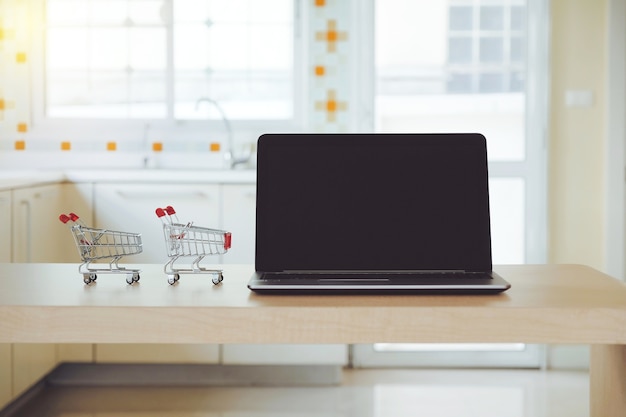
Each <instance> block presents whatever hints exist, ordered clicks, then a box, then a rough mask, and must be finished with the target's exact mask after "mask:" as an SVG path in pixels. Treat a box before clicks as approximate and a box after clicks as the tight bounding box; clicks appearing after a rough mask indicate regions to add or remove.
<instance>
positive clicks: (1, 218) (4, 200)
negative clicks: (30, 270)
mask: <svg viewBox="0 0 626 417" xmlns="http://www.w3.org/2000/svg"><path fill="white" fill-rule="evenodd" d="M11 210H12V209H11V191H0V236H1V237H2V239H3V241H4V242H5V243H3V244H2V245H0V262H11V245H8V244H6V239H7V238H9V239H10V236H11Z"/></svg>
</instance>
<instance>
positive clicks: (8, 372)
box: [0, 343, 13, 409]
mask: <svg viewBox="0 0 626 417" xmlns="http://www.w3.org/2000/svg"><path fill="white" fill-rule="evenodd" d="M11 381H13V370H12V369H11V345H10V344H8V343H2V344H0V409H2V407H4V406H5V405H7V404H8V402H9V401H11V399H12V398H13V394H12V388H11Z"/></svg>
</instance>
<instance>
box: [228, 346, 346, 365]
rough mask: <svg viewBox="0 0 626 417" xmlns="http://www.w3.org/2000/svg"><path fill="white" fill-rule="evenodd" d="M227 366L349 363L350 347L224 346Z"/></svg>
mask: <svg viewBox="0 0 626 417" xmlns="http://www.w3.org/2000/svg"><path fill="white" fill-rule="evenodd" d="M222 360H223V363H224V364H225V365H252V364H263V365H338V366H345V365H347V364H348V346H347V345H330V344H328V345H321V344H320V345H224V346H223V352H222Z"/></svg>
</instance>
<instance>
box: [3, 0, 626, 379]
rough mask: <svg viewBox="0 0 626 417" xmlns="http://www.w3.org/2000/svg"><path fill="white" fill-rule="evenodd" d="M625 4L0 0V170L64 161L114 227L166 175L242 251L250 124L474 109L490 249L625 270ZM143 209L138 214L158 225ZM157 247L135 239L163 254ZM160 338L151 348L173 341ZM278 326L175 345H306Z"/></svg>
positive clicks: (529, 362) (64, 170) (153, 198)
mask: <svg viewBox="0 0 626 417" xmlns="http://www.w3.org/2000/svg"><path fill="white" fill-rule="evenodd" d="M625 26H626V1H624V0H262V1H261V0H228V1H223V0H0V179H2V178H5V177H6V178H19V177H20V176H26V175H27V174H26V173H24V174H21V173H23V172H27V173H28V175H31V174H32V172H34V171H36V172H37V173H39V174H40V173H41V172H43V173H44V174H46V173H49V175H50V176H52V175H53V174H54V175H58V173H61V177H59V178H61V179H62V182H64V184H63V185H64V186H68V184H67V183H71V184H72V186H75V187H77V188H76V190H78V191H77V192H78V195H80V196H81V198H83V200H81V201H82V203H81V204H82V207H84V209H85V213H88V214H86V219H87V220H89V221H93V222H94V223H95V224H96V226H99V225H100V226H105V225H106V227H109V228H115V227H114V226H119V228H120V229H127V228H128V227H127V226H128V224H131V225H133V227H137V228H141V227H143V226H142V222H144V223H145V222H146V220H145V219H143V218H144V217H146V216H145V215H144V214H145V213H144V207H143V206H144V205H145V204H146V202H148V205H151V206H154V205H155V204H160V202H161V201H163V200H164V198H165V197H163V196H164V195H165V196H167V195H170V196H172V195H174V196H175V197H173V198H174V199H178V200H181V201H182V202H180V203H179V204H181V205H182V208H183V209H184V210H182V211H181V210H179V213H186V214H188V215H189V216H190V217H191V218H195V219H196V221H197V222H198V223H200V220H202V221H203V222H205V223H211V222H214V223H215V225H216V226H217V225H220V226H224V227H226V228H229V229H234V231H233V236H234V243H233V253H232V255H231V254H228V255H226V256H224V258H223V259H221V261H223V262H252V255H253V253H252V250H253V228H254V190H255V189H254V167H255V160H254V157H255V141H256V139H257V138H258V136H259V135H260V134H262V133H266V132H442V131H476V132H480V133H483V134H484V135H485V136H486V137H487V140H488V151H489V165H490V167H489V168H490V177H491V179H490V187H491V209H492V233H493V255H494V263H495V264H510V263H514V264H515V263H580V264H587V265H590V266H592V267H595V268H597V269H600V270H602V271H605V272H608V273H610V274H612V275H614V276H616V277H618V278H620V279H622V278H623V275H624V265H623V262H624V256H623V255H624V251H625V248H624V231H625V228H624V195H625V194H624V184H623V178H624V158H625V157H624V138H625V137H626V134H625V132H626V129H625V128H624V115H625V114H626V110H625V109H626V106H625V100H626V99H625V94H624V92H625V88H624V86H625V81H626V76H625V75H624V74H625V73H626V70H625V68H626V66H625V64H624V62H625V57H626V47H625V46H624V45H626V29H625ZM231 171H232V172H231ZM46 175H47V174H46ZM163 175H172V176H174V177H175V179H174V180H172V179H171V177H167V178H166V179H165V180H164V179H163V178H164V177H163ZM176 181H178V182H179V183H177V184H172V183H173V182H176ZM200 183H202V187H203V188H202V189H200V191H198V189H197V188H196V187H197V186H198V184H200ZM167 187H170V188H167ZM7 188H8V186H7ZM76 190H74V191H76ZM172 190H173V191H172ZM74 191H73V192H74ZM11 192H12V193H13V194H11V195H8V194H6V195H8V197H6V198H7V199H10V198H12V203H8V204H9V207H12V208H13V217H12V219H13V220H14V221H13V229H14V230H13V232H10V231H9V233H10V235H12V236H13V237H14V239H13V242H12V247H13V249H12V252H10V251H9V255H6V254H5V258H6V257H7V256H8V259H12V260H13V261H28V260H29V259H30V261H37V259H33V258H28V257H27V256H26V255H20V254H23V253H25V252H26V251H27V250H26V249H23V248H22V249H20V247H21V246H24V247H26V243H24V242H23V238H24V236H23V234H22V233H16V232H15V228H16V227H18V226H15V225H16V224H20V223H19V222H16V221H15V218H16V216H18V220H19V219H22V218H21V217H19V216H21V215H22V214H20V213H21V210H22V209H21V208H20V207H21V206H20V205H19V204H21V203H19V201H22V200H19V199H17V198H16V196H17V197H19V198H21V196H23V195H27V194H28V192H27V191H25V192H23V193H22V194H20V193H21V192H22V191H20V190H15V189H14V190H12V191H11ZM63 192H65V191H63ZM184 193H188V194H186V196H182V195H181V194H184ZM63 195H64V194H63ZM189 195H193V196H195V197H197V198H200V199H201V200H202V201H201V202H200V203H198V201H195V200H194V199H193V198H189ZM129 196H134V197H137V196H139V200H141V201H139V202H138V201H137V200H132V198H129ZM207 196H208V197H207ZM212 196H215V199H213V200H212V199H211V198H212ZM1 197H2V195H0V203H2V198H1ZM195 197H194V198H195ZM165 199H167V198H165ZM7 201H9V200H7ZM16 201H18V202H17V203H16ZM164 203H167V201H164ZM174 203H177V202H176V201H175V202H174ZM11 204H12V205H11ZM16 204H17V206H16ZM29 204H30V203H29ZM48 206H49V204H48ZM16 207H17V208H16ZM29 207H30V208H29V210H30V209H32V206H30V205H29ZM120 210H125V211H126V212H127V213H130V214H129V216H130V217H126V218H125V220H120V219H119V217H117V216H116V215H115V214H116V213H118V212H119V211H120ZM207 213H212V214H207ZM30 215H31V216H32V218H36V217H37V216H33V215H32V213H31V214H30ZM207 216H208V217H207ZM198 219H200V220H198ZM0 220H1V219H0ZM150 220H154V219H150ZM20 221H23V222H24V221H25V220H20ZM116 222H117V223H116ZM124 222H126V223H124ZM207 225H208V224H207ZM55 226H56V224H55ZM152 226H153V225H152V223H150V224H149V225H147V226H146V227H145V230H144V229H142V230H139V231H140V232H142V233H144V234H145V235H146V236H147V238H146V239H145V241H148V242H150V241H160V239H161V237H160V229H158V227H157V228H154V227H152ZM0 227H1V222H0ZM29 227H31V228H32V227H33V225H32V224H31V225H30V226H29ZM11 233H12V234H11ZM68 238H69V233H68ZM237 245H239V248H240V249H237ZM16 247H17V249H16ZM5 248H6V246H5ZM29 248H30V249H29V250H32V247H30V246H29ZM158 249H159V252H158V254H157V255H154V254H151V253H149V251H146V253H145V254H143V255H145V256H146V258H142V259H140V260H139V261H141V262H160V261H161V260H160V259H161V258H160V257H162V256H161V255H162V254H161V252H162V249H161V248H158ZM46 250H48V251H49V250H50V249H49V248H47V249H46ZM5 253H6V251H5ZM1 254H2V252H1V251H0V255H1ZM55 256H56V255H55ZM55 256H53V255H51V257H50V258H52V259H53V260H56V261H66V259H68V258H65V257H63V256H61V257H59V256H57V257H55ZM64 256H65V255H64ZM68 256H69V255H68ZM71 256H73V258H69V259H70V261H74V262H75V261H77V259H75V258H76V254H74V253H72V255H71ZM149 256H153V258H150V257H149ZM155 259H156V261H155ZM44 261H50V259H44ZM171 348H172V349H178V350H177V352H178V353H176V354H165V353H163V352H166V349H167V347H163V348H162V349H161V351H160V353H158V355H161V356H160V357H161V358H162V357H164V355H165V356H168V355H169V356H168V357H169V358H176V357H178V356H176V355H179V354H180V355H182V353H181V352H182V350H181V349H183V348H182V347H180V346H173V347H171ZM273 348H274V349H276V350H274V351H272V350H266V352H267V353H258V351H257V353H254V354H251V353H250V352H251V350H250V349H249V347H239V346H230V347H228V349H224V348H223V347H194V348H193V349H196V350H195V351H194V350H193V349H192V348H191V347H187V349H188V350H187V352H188V353H189V352H191V353H190V355H191V356H193V355H197V356H198V357H202V358H204V359H202V360H203V361H205V360H206V357H208V356H210V357H211V358H214V359H211V360H215V361H221V362H228V361H229V360H232V361H234V362H237V361H239V362H237V363H241V361H243V362H246V361H247V360H249V361H251V362H253V363H259V362H262V363H270V362H272V361H274V360H276V359H277V358H278V359H280V360H284V361H285V362H289V361H290V358H295V359H294V360H293V361H294V363H300V362H301V361H303V360H304V359H303V358H306V359H307V360H310V359H311V357H312V356H311V349H309V348H307V347H304V348H303V349H304V350H302V352H301V353H300V354H297V353H296V354H294V355H295V356H290V355H292V352H296V351H295V350H293V349H292V350H289V351H286V350H281V349H284V347H280V346H274V347H273ZM164 349H165V350H164ZM202 349H208V350H202ZM246 349H248V350H246ZM328 349H329V350H328V351H324V348H323V347H316V348H315V352H317V353H316V355H317V356H315V355H314V356H313V358H314V359H313V361H316V360H317V359H315V358H321V359H319V361H321V362H322V363H325V362H324V361H326V362H328V361H330V362H332V363H339V364H341V365H345V364H346V363H348V362H350V363H351V364H357V366H363V365H367V364H368V363H369V364H379V365H380V364H386V365H389V364H392V363H400V364H401V366H406V365H407V364H409V365H411V366H412V365H416V366H419V365H420V364H429V365H431V366H432V365H437V364H439V363H442V364H443V365H444V366H446V365H450V364H453V365H458V366H464V364H468V363H470V364H473V365H476V364H483V362H481V361H483V360H484V365H485V366H530V367H541V366H556V367H565V368H568V367H573V368H584V367H586V360H587V359H586V355H587V353H586V350H585V349H586V348H582V347H576V346H563V347H558V346H554V347H550V349H548V350H543V348H541V347H533V346H526V345H507V346H503V347H501V348H497V347H493V346H489V347H485V346H472V347H467V346H466V347H458V346H457V347H451V346H435V347H432V346H431V347H423V346H422V347H420V346H413V345H412V346H397V345H395V346H391V345H384V344H381V345H377V346H366V347H358V346H355V347H350V349H349V350H348V349H347V348H346V347H339V348H338V347H336V346H331V347H328ZM359 349H362V350H361V351H360V350H359ZM442 351H448V353H451V355H448V357H447V358H445V359H443V360H442V359H441V355H440V353H441V352H442ZM450 351H452V352H450ZM454 351H462V352H463V354H462V355H461V356H459V354H458V352H456V353H455V352H454ZM481 351H487V354H481ZM494 351H499V352H501V353H502V355H501V356H498V355H496V354H494ZM59 352H60V353H59ZM94 352H95V353H94ZM107 352H108V353H107ZM132 352H133V351H132V349H128V347H127V346H113V345H112V346H100V347H94V348H93V349H92V348H88V349H84V348H83V347H75V346H64V347H62V348H58V347H57V359H58V358H61V359H63V358H70V359H72V360H76V358H83V359H84V360H97V356H98V355H100V358H101V359H102V360H103V361H106V360H113V359H116V358H117V359H119V358H120V357H122V356H124V357H125V358H126V359H124V360H127V361H136V360H146V361H150V360H152V359H154V358H152V359H151V357H150V355H147V357H146V355H145V350H142V349H137V350H136V351H135V352H136V354H135V356H133V353H132ZM277 352H278V353H277ZM381 352H383V353H384V352H396V353H397V352H412V354H416V355H413V356H411V357H409V356H407V355H404V354H401V355H400V356H401V361H400V362H394V361H396V360H397V358H398V355H397V354H396V355H394V357H395V358H396V359H381V358H383V357H387V358H388V357H390V356H388V355H387V356H385V355H384V354H383V355H380V353H381ZM432 352H435V355H434V356H433V355H432ZM467 352H470V353H469V356H468V353H467ZM511 352H514V353H515V354H511ZM546 352H547V353H546ZM94 355H96V358H95V359H94ZM156 355H157V353H155V358H156ZM207 355H208V356H207ZM298 355H299V356H298ZM424 355H426V356H424ZM455 355H456V356H455ZM481 355H482V356H483V357H484V358H488V359H480V357H481ZM183 356H184V355H183ZM416 357H417V358H418V359H414V358H416ZM111 358H113V359H111ZM242 358H243V359H242ZM329 358H330V359H329ZM363 358H365V359H363ZM438 358H439V359H438ZM455 358H456V359H455ZM154 360H156V359H154ZM263 361H265V362H263ZM359 361H360V362H359ZM389 361H390V362H389ZM305 362H306V360H305ZM546 364H547V365H546ZM481 366H482V365H481Z"/></svg>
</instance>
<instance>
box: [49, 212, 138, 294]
mask: <svg viewBox="0 0 626 417" xmlns="http://www.w3.org/2000/svg"><path fill="white" fill-rule="evenodd" d="M59 220H61V222H62V223H65V224H67V225H69V226H70V230H71V231H72V235H73V236H74V241H75V242H76V247H77V248H78V253H79V254H80V257H81V259H82V261H83V263H82V264H80V266H79V267H78V272H79V273H81V274H82V275H83V282H84V283H85V284H89V283H91V282H93V281H95V280H96V279H97V278H98V275H97V274H98V273H103V274H118V273H125V274H127V275H126V282H127V283H128V284H134V283H135V282H137V281H139V272H141V270H139V269H130V268H123V267H121V266H119V265H118V262H119V260H120V259H121V258H122V257H124V256H127V255H136V254H138V253H141V252H142V250H143V245H142V243H141V234H139V233H127V232H118V231H114V230H106V229H95V228H92V227H87V226H85V225H84V224H83V222H82V221H81V220H80V218H79V217H78V216H77V215H76V214H74V213H70V214H61V215H60V216H59ZM70 222H71V223H70ZM101 259H109V260H110V261H109V264H108V266H105V265H104V264H102V267H95V266H93V265H92V262H95V261H98V260H101Z"/></svg>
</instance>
